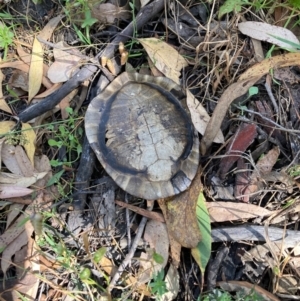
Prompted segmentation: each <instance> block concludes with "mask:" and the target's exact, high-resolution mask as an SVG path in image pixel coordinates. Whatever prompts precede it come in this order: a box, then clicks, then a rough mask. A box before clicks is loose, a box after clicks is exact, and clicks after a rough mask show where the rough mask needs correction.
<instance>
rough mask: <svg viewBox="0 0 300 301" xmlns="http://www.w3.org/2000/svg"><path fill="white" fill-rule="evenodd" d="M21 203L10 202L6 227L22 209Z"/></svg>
mask: <svg viewBox="0 0 300 301" xmlns="http://www.w3.org/2000/svg"><path fill="white" fill-rule="evenodd" d="M23 208H24V205H23V204H12V205H10V206H9V210H8V214H7V218H6V227H5V228H6V229H8V228H9V227H10V225H11V224H12V222H13V221H14V220H15V218H16V217H17V216H18V215H19V214H20V213H21V211H22V210H23Z"/></svg>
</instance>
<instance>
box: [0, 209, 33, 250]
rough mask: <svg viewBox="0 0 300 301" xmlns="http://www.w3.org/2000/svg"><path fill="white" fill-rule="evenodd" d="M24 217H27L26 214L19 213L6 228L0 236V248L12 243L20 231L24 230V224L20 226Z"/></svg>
mask: <svg viewBox="0 0 300 301" xmlns="http://www.w3.org/2000/svg"><path fill="white" fill-rule="evenodd" d="M26 217H27V216H26V215H24V214H21V215H20V216H19V217H18V218H17V219H16V220H15V221H14V223H13V224H12V225H11V226H10V227H9V228H8V229H6V230H5V232H4V233H3V234H2V235H1V236H0V250H2V249H4V248H6V247H7V246H8V245H9V244H10V243H12V242H13V241H14V240H15V239H17V238H18V237H19V235H20V234H21V233H22V232H24V225H23V226H20V224H22V223H23V221H24V219H25V218H26ZM28 224H29V223H28ZM32 230H33V228H32ZM31 234H32V233H31ZM31 234H30V236H31Z"/></svg>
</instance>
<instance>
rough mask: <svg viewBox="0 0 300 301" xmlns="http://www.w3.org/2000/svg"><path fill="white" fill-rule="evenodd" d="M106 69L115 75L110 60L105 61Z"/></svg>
mask: <svg viewBox="0 0 300 301" xmlns="http://www.w3.org/2000/svg"><path fill="white" fill-rule="evenodd" d="M106 67H107V69H108V70H109V71H110V72H111V73H112V74H113V75H117V74H116V69H115V66H114V64H113V62H112V60H110V59H108V60H107V62H106Z"/></svg>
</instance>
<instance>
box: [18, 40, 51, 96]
mask: <svg viewBox="0 0 300 301" xmlns="http://www.w3.org/2000/svg"><path fill="white" fill-rule="evenodd" d="M17 53H18V55H19V57H20V59H21V60H22V61H23V62H24V63H25V64H27V65H28V66H29V65H30V60H31V55H30V54H29V53H27V52H25V51H24V49H23V47H22V46H21V45H18V46H17ZM48 70H49V67H48V65H46V64H43V78H44V79H46V80H47V81H48V83H47V85H45V83H44V80H43V85H44V86H45V87H47V89H50V87H51V86H53V84H52V83H51V82H50V80H49V79H48V78H47V73H48ZM20 71H21V70H20ZM22 72H25V71H22ZM26 74H27V78H28V73H27V72H26ZM27 86H28V80H27ZM23 90H24V89H23ZM24 91H28V89H27V90H24ZM35 98H36V97H35Z"/></svg>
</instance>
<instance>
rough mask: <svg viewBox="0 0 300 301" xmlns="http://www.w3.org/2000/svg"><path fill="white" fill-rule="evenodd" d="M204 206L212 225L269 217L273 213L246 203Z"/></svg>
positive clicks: (207, 204)
mask: <svg viewBox="0 0 300 301" xmlns="http://www.w3.org/2000/svg"><path fill="white" fill-rule="evenodd" d="M206 206H207V210H208V212H209V215H210V219H211V222H212V223H216V222H217V223H220V222H226V221H235V220H245V219H249V218H256V217H263V216H269V215H271V214H272V213H273V212H272V211H270V210H268V209H265V208H262V207H260V206H256V205H253V204H247V203H235V202H207V203H206Z"/></svg>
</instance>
